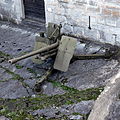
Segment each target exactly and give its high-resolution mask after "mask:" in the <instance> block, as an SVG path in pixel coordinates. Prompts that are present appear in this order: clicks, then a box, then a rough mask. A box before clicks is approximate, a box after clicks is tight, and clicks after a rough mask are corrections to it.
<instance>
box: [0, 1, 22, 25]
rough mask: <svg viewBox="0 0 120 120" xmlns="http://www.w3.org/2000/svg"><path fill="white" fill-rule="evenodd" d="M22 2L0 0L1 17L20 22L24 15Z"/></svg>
mask: <svg viewBox="0 0 120 120" xmlns="http://www.w3.org/2000/svg"><path fill="white" fill-rule="evenodd" d="M21 2H22V0H0V18H1V19H7V20H13V21H14V22H16V23H19V22H20V21H21V18H22V17H23V13H22V3H21Z"/></svg>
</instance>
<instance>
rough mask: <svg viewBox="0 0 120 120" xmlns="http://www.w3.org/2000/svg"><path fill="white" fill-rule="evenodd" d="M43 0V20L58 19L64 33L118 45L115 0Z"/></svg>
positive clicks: (119, 15) (119, 12)
mask: <svg viewBox="0 0 120 120" xmlns="http://www.w3.org/2000/svg"><path fill="white" fill-rule="evenodd" d="M45 1H46V21H47V23H48V22H54V23H57V24H59V23H61V24H62V25H63V32H65V33H69V34H73V35H76V36H79V37H84V38H89V39H92V40H97V41H101V42H105V43H112V44H117V45H119V46H120V1H119V0H45ZM89 16H90V17H91V30H90V29H89V28H88V27H89Z"/></svg>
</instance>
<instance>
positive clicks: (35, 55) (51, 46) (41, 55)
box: [8, 23, 77, 72]
mask: <svg viewBox="0 0 120 120" xmlns="http://www.w3.org/2000/svg"><path fill="white" fill-rule="evenodd" d="M61 28H62V26H61V25H56V24H53V23H49V24H48V29H47V33H46V34H45V33H40V36H37V37H36V43H35V47H34V50H33V52H31V53H28V54H26V55H23V56H21V57H18V58H13V59H11V60H9V61H8V62H9V63H12V64H14V63H16V62H18V61H21V60H23V59H25V58H28V57H31V56H32V60H33V62H35V63H38V64H41V63H42V61H44V60H46V59H47V58H49V57H53V56H56V58H55V63H54V69H57V70H60V71H63V72H66V71H67V70H68V67H69V63H70V60H71V58H72V57H73V54H74V50H75V47H76V43H77V39H75V38H72V37H67V36H62V35H61V33H60V32H61Z"/></svg>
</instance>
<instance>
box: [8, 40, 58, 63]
mask: <svg viewBox="0 0 120 120" xmlns="http://www.w3.org/2000/svg"><path fill="white" fill-rule="evenodd" d="M58 45H59V42H58V41H57V42H56V43H54V44H52V45H48V46H47V47H44V48H41V49H38V50H36V51H33V52H30V53H28V54H26V55H23V56H21V57H18V58H13V59H11V60H9V61H8V62H9V63H11V64H14V63H16V62H18V61H20V60H23V59H25V58H28V57H31V56H34V55H37V54H40V53H42V52H46V51H49V50H51V49H53V48H56V47H58Z"/></svg>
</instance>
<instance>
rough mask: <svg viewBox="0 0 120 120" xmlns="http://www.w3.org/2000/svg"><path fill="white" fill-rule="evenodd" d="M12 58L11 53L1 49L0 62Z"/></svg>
mask: <svg viewBox="0 0 120 120" xmlns="http://www.w3.org/2000/svg"><path fill="white" fill-rule="evenodd" d="M10 58H11V57H10V55H8V54H6V53H4V52H2V51H0V62H3V61H5V60H8V59H10Z"/></svg>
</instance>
